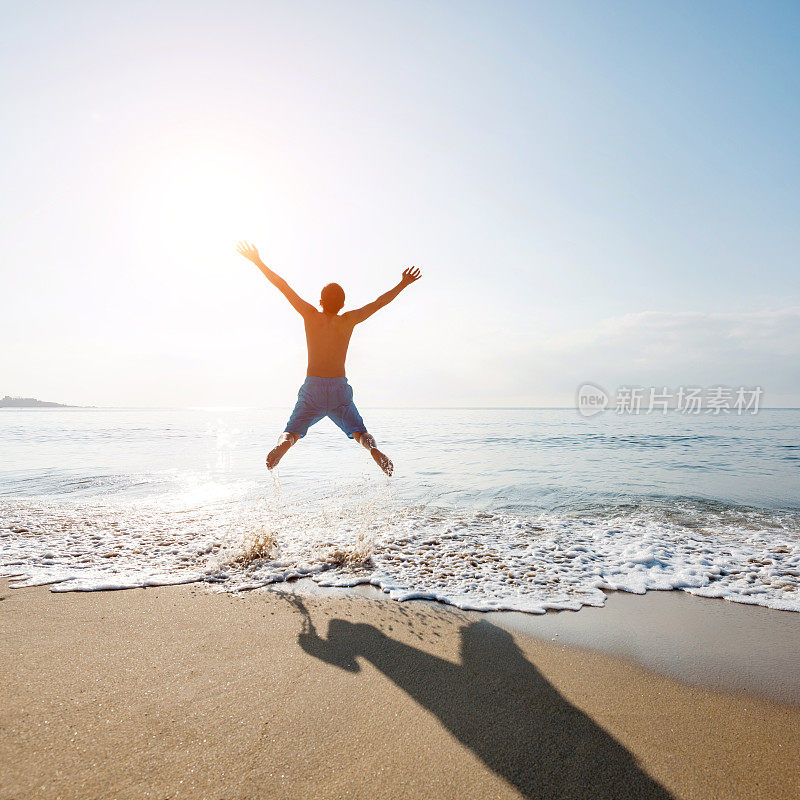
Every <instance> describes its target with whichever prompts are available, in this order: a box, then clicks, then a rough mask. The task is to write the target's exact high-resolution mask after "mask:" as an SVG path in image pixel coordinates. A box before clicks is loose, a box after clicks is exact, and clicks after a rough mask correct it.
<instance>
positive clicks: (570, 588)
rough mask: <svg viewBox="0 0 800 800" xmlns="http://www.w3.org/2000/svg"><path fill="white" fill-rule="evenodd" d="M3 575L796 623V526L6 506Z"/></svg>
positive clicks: (615, 510) (646, 509) (734, 515)
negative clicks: (735, 615)
mask: <svg viewBox="0 0 800 800" xmlns="http://www.w3.org/2000/svg"><path fill="white" fill-rule="evenodd" d="M0 574H2V575H6V576H16V578H15V581H14V585H15V586H32V585H40V584H52V589H53V591H92V590H98V589H121V588H130V587H136V586H153V585H165V584H176V583H186V582H191V581H202V582H206V583H208V584H209V585H211V586H213V587H214V588H216V589H217V590H222V591H244V590H249V589H255V588H259V587H263V586H267V585H270V584H273V583H277V582H282V581H287V580H291V579H293V578H299V577H309V578H312V579H313V580H315V581H316V582H317V583H318V584H320V585H322V586H353V585H355V584H359V583H368V584H372V585H374V586H377V587H379V588H381V589H383V590H384V591H385V592H387V593H388V594H389V596H390V597H392V598H394V599H396V600H408V599H412V598H426V599H431V600H438V601H441V602H445V603H450V604H452V605H455V606H458V607H459V608H462V609H471V610H479V611H490V610H491V611H496V610H516V611H526V612H532V613H543V612H545V611H547V610H548V609H572V610H577V609H579V608H581V607H582V606H584V605H590V606H602V605H603V604H604V602H605V598H606V592H607V591H608V590H621V591H628V592H635V593H643V592H645V591H648V590H666V589H680V590H683V591H687V592H690V593H692V594H695V595H700V596H704V597H720V598H725V599H727V600H731V601H734V602H740V603H750V604H756V605H761V606H766V607H769V608H774V609H782V610H788V611H800V514H798V512H796V511H780V510H778V511H776V510H763V509H755V508H745V507H736V506H730V505H725V504H722V503H714V502H710V501H703V500H699V499H693V498H683V499H680V500H676V499H674V498H672V499H670V498H648V499H647V500H638V501H635V502H626V501H621V500H620V501H617V502H614V503H608V504H605V505H595V506H593V507H586V508H575V509H566V508H563V507H562V508H559V509H558V510H549V511H541V512H535V513H534V512H531V511H529V510H528V511H520V512H515V511H513V510H504V511H496V510H495V511H492V512H488V511H483V510H480V509H467V508H461V509H459V508H451V507H442V506H440V505H436V504H424V503H417V504H411V503H408V502H407V501H404V500H403V499H402V498H399V497H397V496H396V495H395V494H394V493H393V492H392V490H391V489H390V488H389V487H388V486H387V484H386V483H385V482H383V481H370V480H367V479H364V480H362V481H361V482H357V483H356V484H353V485H351V486H329V485H325V486H318V487H316V488H315V489H313V490H312V491H309V492H306V493H304V494H297V495H292V496H287V495H286V494H283V493H281V492H280V491H279V490H276V492H275V493H274V494H273V495H271V496H268V497H263V496H258V495H257V494H256V493H255V491H254V490H253V491H250V492H249V493H248V494H246V496H245V497H241V496H228V495H227V494H226V492H225V491H221V492H220V493H219V494H218V496H217V499H216V501H215V502H204V503H202V504H198V503H196V502H194V501H193V499H192V498H184V500H183V501H182V502H178V501H176V500H175V499H174V498H173V500H172V501H171V502H170V503H167V502H165V501H164V500H163V499H161V500H159V499H151V500H148V501H146V502H145V501H142V502H127V503H120V502H116V503H105V504H104V503H102V502H95V503H87V502H81V501H78V500H75V501H73V502H68V501H59V502H55V501H53V502H43V501H41V500H19V501H17V500H7V501H0Z"/></svg>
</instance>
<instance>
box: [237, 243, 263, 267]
mask: <svg viewBox="0 0 800 800" xmlns="http://www.w3.org/2000/svg"><path fill="white" fill-rule="evenodd" d="M236 252H238V253H239V254H240V255H243V256H244V257H245V258H247V259H249V260H250V261H252V262H253V263H254V264H258V262H259V261H261V258H260V256H259V255H258V250H257V249H256V246H255V245H254V244H249V243H248V242H239V244H238V245H237V247H236Z"/></svg>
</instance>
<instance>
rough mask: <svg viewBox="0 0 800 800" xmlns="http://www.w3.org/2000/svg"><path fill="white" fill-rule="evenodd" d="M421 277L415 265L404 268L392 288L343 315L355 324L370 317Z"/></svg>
mask: <svg viewBox="0 0 800 800" xmlns="http://www.w3.org/2000/svg"><path fill="white" fill-rule="evenodd" d="M421 277H422V273H421V272H420V271H419V270H418V269H417V268H416V267H409V268H408V269H404V270H403V277H402V278H401V279H400V283H398V284H397V286H395V287H394V288H393V289H389V291H388V292H386V293H385V294H382V295H381V296H380V297H379V298H378V299H377V300H373V301H372V302H371V303H367V305H365V306H364V307H363V308H357V309H356V310H355V311H348V312H347V313H346V314H345V315H344V316H346V317H347V318H348V319H350V320H352V321H353V324H355V325H357V324H358V323H359V322H363V321H364V320H365V319H368V318H369V317H371V316H372V315H373V314H374V313H375V312H376V311H377V310H378V309H379V308H383V307H384V306H385V305H388V304H389V303H391V302H392V300H394V299H395V297H397V295H399V294H400V292H402V291H403V289H405V288H406V286H410V285H411V284H412V283H414V281H418V280H419V279H420V278H421Z"/></svg>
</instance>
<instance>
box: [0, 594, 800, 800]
mask: <svg viewBox="0 0 800 800" xmlns="http://www.w3.org/2000/svg"><path fill="white" fill-rule="evenodd" d="M0 597H2V598H3V599H2V601H0V686H2V704H1V705H0V767H2V768H1V769H0V798H3V800H5V798H28V797H42V798H50V797H53V798H55V797H62V798H101V797H102V798H105V797H115V798H144V797H153V798H168V797H169V798H172V797H175V798H179V797H187V798H220V800H222V798H225V800H231V799H232V798H261V797H264V798H273V797H274V798H283V797H286V798H290V797H291V798H296V797H303V796H305V797H313V798H353V797H356V798H360V797H364V798H383V797H386V798H389V797H391V798H439V797H441V798H464V797H475V798H484V797H485V798H495V797H497V798H505V797H529V798H534V797H535V798H556V797H559V798H579V797H585V798H612V797H615V798H628V797H630V798H669V797H674V798H747V799H748V800H749V799H750V798H754V797H770V798H787V800H788V798H796V797H797V796H798V794H799V793H800V768H798V764H797V753H798V751H800V707H798V706H797V705H794V704H792V702H791V692H793V691H794V689H793V688H792V680H793V679H794V678H796V676H794V678H790V677H789V676H787V677H786V680H785V681H784V680H782V679H781V676H780V671H781V669H782V667H781V664H782V663H784V662H782V661H781V659H785V660H786V662H785V663H791V658H792V656H793V654H794V652H795V651H794V650H793V648H795V647H796V642H797V640H796V633H797V628H798V622H800V620H798V622H795V617H794V615H784V614H782V613H781V612H765V613H767V614H775V615H778V616H777V617H774V618H765V619H773V621H774V620H777V619H778V618H780V619H781V620H785V621H781V622H774V625H773V623H771V622H766V623H764V624H763V625H761V629H760V630H758V631H757V633H756V632H754V627H753V626H755V628H758V627H759V625H758V621H757V620H756V617H755V616H754V615H753V614H752V613H751V612H752V610H753V609H750V608H744V612H743V613H739V612H738V611H734V612H733V615H734V616H735V617H736V620H733V619H732V618H731V619H730V620H728V621H727V622H725V623H720V622H719V621H718V622H717V624H714V623H713V622H710V621H709V620H705V621H702V622H700V621H698V620H699V618H698V616H697V615H698V613H700V614H701V616H709V617H711V618H712V619H713V617H714V615H715V614H717V615H719V614H722V616H728V610H729V609H730V608H731V607H732V605H731V604H725V603H723V602H722V601H708V600H697V601H696V602H697V603H702V604H704V605H703V606H702V607H701V608H702V609H703V611H702V612H698V611H696V610H695V609H696V608H698V607H697V606H696V605H695V604H694V603H692V604H690V605H691V608H690V605H686V606H685V607H682V608H678V605H674V607H672V606H669V604H670V603H672V601H673V600H674V597H673V593H666V594H654V595H652V596H651V595H646V596H645V597H630V598H626V599H625V600H624V601H623V602H624V603H627V602H628V600H630V601H649V600H650V599H651V597H652V598H653V599H654V602H655V603H656V604H657V603H660V604H661V607H662V611H659V609H658V608H657V607H655V606H654V608H652V609H651V608H647V609H646V608H645V606H642V613H641V614H640V615H639V618H638V621H637V615H636V613H635V606H634V605H631V606H630V608H627V607H626V608H625V609H624V610H621V607H620V608H618V609H616V610H615V608H614V605H612V600H613V599H614V598H611V599H610V601H609V608H608V609H600V610H596V612H595V610H588V611H592V614H586V612H587V610H586V609H584V610H583V611H581V612H578V613H577V614H566V615H565V614H557V615H545V617H540V618H535V617H534V618H529V623H530V625H533V626H536V625H538V626H540V627H539V628H538V629H532V630H529V631H528V632H522V631H521V630H520V625H519V620H516V621H515V620H514V619H508V618H505V619H504V618H503V617H502V615H483V616H481V615H476V614H465V613H462V612H459V611H457V610H455V609H452V608H448V607H442V606H435V605H433V604H427V603H404V604H401V603H396V602H393V601H391V600H388V599H385V598H373V597H359V596H356V595H352V594H350V595H339V596H334V595H330V594H327V595H323V594H320V595H297V594H292V593H288V592H277V591H269V592H258V593H251V594H249V595H245V596H243V597H241V598H237V597H233V596H230V595H218V594H212V593H210V592H208V591H207V590H206V589H205V588H204V587H200V586H178V587H164V588H156V589H146V590H130V591H125V592H96V593H89V594H78V593H75V594H72V593H70V594H54V593H50V592H49V591H48V590H47V588H45V587H40V588H34V589H9V588H8V584H7V582H6V581H2V582H0ZM658 597H662V598H663V597H667V598H669V599H667V600H664V601H659V600H658V599H657V598H658ZM689 599H690V600H694V599H693V598H689ZM680 602H681V601H679V604H680ZM668 606H669V607H668ZM723 608H724V611H722V609H723ZM733 608H736V607H733ZM604 611H607V612H609V613H608V614H606V617H607V620H609V622H608V624H607V625H606V627H605V628H604V627H603V625H604V624H605V623H601V622H599V620H601V619H602V615H603V612H604ZM659 614H662V615H663V620H664V621H665V624H664V625H663V626H662V628H663V630H664V631H665V633H663V635H662V641H661V644H660V645H659V642H658V636H657V635H656V633H655V630H656V628H655V627H654V626H655V621H656V620H658V618H659ZM581 615H584V616H583V617H581ZM592 615H594V618H595V619H596V620H598V622H596V623H595V624H594V626H592V625H590V624H589V622H588V621H589V620H590V619H591V618H592ZM620 618H621V619H623V620H624V624H623V623H619V622H614V623H612V622H611V620H614V619H616V620H619V619H620ZM537 620H538V621H537ZM551 620H552V621H551ZM559 620H560V621H559ZM579 620H585V621H584V622H581V621H579ZM648 620H649V621H648ZM554 625H555V626H556V627H557V628H558V629H554V628H553V627H552V626H554ZM615 625H616V626H617V627H616V628H615V627H614V626H615ZM737 625H738V632H739V635H738V636H737V635H736V631H737ZM559 626H560V627H559ZM570 626H572V627H570ZM609 626H610V627H609ZM620 626H621V627H620ZM626 626H627V627H626ZM637 626H638V631H639V633H638V634H637V633H636V631H637ZM592 628H594V630H595V637H596V639H597V641H596V642H593V641H592V636H591V630H592ZM623 628H624V629H625V630H626V631H627V632H626V634H625V637H621V636H619V635H617V634H614V633H613V631H614V630H622V629H623ZM681 630H684V631H685V632H686V633H685V637H684V638H685V640H686V641H687V642H689V644H687V645H686V646H685V648H684V649H685V651H686V652H689V651H691V652H694V651H695V650H697V642H700V643H701V644H702V643H704V644H703V646H704V647H706V650H702V648H701V653H700V654H699V655H698V654H695V656H693V658H694V661H693V662H692V663H696V664H702V665H703V670H701V672H704V673H705V675H703V674H698V675H695V677H697V678H698V679H699V680H700V682H701V683H704V684H708V683H709V680H710V679H709V678H708V676H709V675H714V674H715V673H716V674H717V676H718V677H717V678H715V679H714V680H713V681H711V682H712V683H714V681H716V685H717V686H719V687H721V686H736V685H737V684H736V683H735V681H734V682H733V683H731V682H730V680H729V679H728V678H726V675H727V674H728V673H729V672H730V671H731V669H732V667H731V665H733V664H735V663H736V661H735V658H734V657H733V656H731V655H730V653H732V652H736V651H737V647H738V650H739V651H740V652H744V648H745V647H747V646H749V645H752V644H753V641H754V639H753V637H757V642H758V644H759V646H766V647H771V648H772V649H773V651H776V652H777V653H778V655H775V653H773V657H772V658H771V659H768V660H767V661H763V660H762V661H761V662H758V659H754V664H755V665H754V666H753V667H752V668H751V669H750V670H749V673H748V677H747V680H746V681H745V684H746V689H747V691H746V692H742V691H737V692H733V691H722V690H720V689H719V688H716V689H712V688H708V686H707V685H699V686H698V685H694V684H692V683H688V682H687V681H688V680H691V679H692V674H691V672H692V670H688V671H687V672H686V673H685V674H681V675H678V677H679V678H681V679H680V680H676V679H675V678H674V677H667V676H664V675H661V674H659V673H657V672H653V671H650V670H648V669H646V668H644V667H643V666H642V665H641V664H637V663H634V662H633V661H631V660H629V658H622V657H619V656H613V655H610V654H608V653H602V652H597V651H596V650H591V649H587V648H588V647H591V646H593V645H594V644H598V646H599V645H602V643H603V642H604V641H605V644H606V645H608V643H609V641H611V642H612V643H613V642H616V644H615V645H614V646H615V647H617V648H618V649H619V650H620V653H621V654H622V655H628V656H629V657H631V658H632V657H635V656H636V654H635V653H626V652H625V647H629V646H628V645H624V643H623V644H620V642H622V641H623V640H624V639H625V638H626V637H627V638H628V639H630V640H631V641H643V642H645V643H646V646H645V645H642V646H641V647H640V649H641V652H642V653H645V652H648V651H649V652H657V651H658V650H659V647H660V648H661V649H662V650H663V651H664V652H665V653H666V654H667V655H666V656H665V661H666V662H669V661H675V657H674V655H675V652H680V651H681V648H680V647H677V650H676V645H675V642H678V641H680V640H681V635H680V631H681ZM603 631H605V632H603ZM609 631H611V633H609ZM531 632H535V633H536V634H537V635H538V636H540V637H542V638H538V639H537V638H532V637H531V636H530V635H529V633H531ZM556 633H558V634H559V635H558V636H556V635H555V634H556ZM604 637H605V639H604ZM793 637H794V638H793ZM731 639H733V641H730V640H731ZM554 640H555V641H554ZM565 640H569V641H570V642H571V643H570V645H565V644H563V643H562V642H563V641H565ZM692 642H694V644H691V643H692ZM736 642H738V643H739V645H738V646H737V644H736ZM576 643H580V644H581V645H582V647H581V648H577V647H575V646H574V644H576ZM629 649H633V650H635V649H636V648H635V647H633V648H631V647H629ZM640 655H641V654H640ZM681 658H683V659H684V660H686V657H685V656H682V657H681ZM736 658H739V656H738V655H737V656H736ZM715 659H716V662H715ZM639 660H640V661H641V660H642V659H641V657H640V658H639ZM691 660H692V659H689V661H691ZM714 663H717V664H718V665H719V664H723V665H727V666H723V667H720V668H715V667H714ZM759 663H761V666H760V667H759V666H758V664H759ZM692 669H695V667H692ZM733 671H734V672H735V670H733ZM795 672H796V670H795ZM720 676H721V677H720ZM759 676H760V677H759ZM776 683H777V684H779V687H778V690H777V693H776V690H775V689H774V684H776ZM771 687H772V688H771ZM787 687H788V688H787ZM762 689H763V691H760V690H762ZM755 694H764V695H766V696H764V697H757V696H755ZM770 697H772V698H775V697H785V698H786V700H787V701H785V702H782V703H779V702H775V701H774V699H769V698H770Z"/></svg>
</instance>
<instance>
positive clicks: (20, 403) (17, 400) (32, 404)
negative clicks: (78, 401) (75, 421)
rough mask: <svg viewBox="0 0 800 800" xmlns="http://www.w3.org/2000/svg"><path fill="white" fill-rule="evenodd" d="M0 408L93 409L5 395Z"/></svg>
mask: <svg viewBox="0 0 800 800" xmlns="http://www.w3.org/2000/svg"><path fill="white" fill-rule="evenodd" d="M0 408H93V406H71V405H67V404H65V403H53V402H51V401H49V400H37V399H36V398H35V397H11V396H10V395H6V396H5V397H4V398H3V399H2V400H0Z"/></svg>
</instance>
